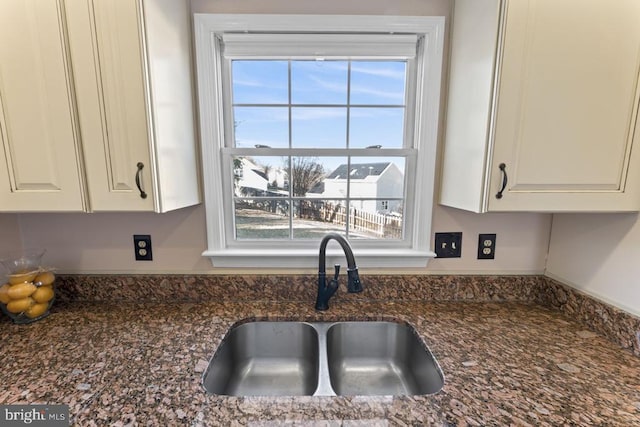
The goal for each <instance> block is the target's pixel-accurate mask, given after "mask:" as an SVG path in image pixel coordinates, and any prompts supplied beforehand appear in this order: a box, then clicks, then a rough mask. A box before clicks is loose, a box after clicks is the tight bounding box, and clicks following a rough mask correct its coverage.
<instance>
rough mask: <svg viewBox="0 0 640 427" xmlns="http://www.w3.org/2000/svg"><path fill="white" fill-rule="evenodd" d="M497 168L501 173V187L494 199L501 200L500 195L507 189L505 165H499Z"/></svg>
mask: <svg viewBox="0 0 640 427" xmlns="http://www.w3.org/2000/svg"><path fill="white" fill-rule="evenodd" d="M498 168H500V171H501V172H502V187H501V188H500V191H498V193H497V194H496V199H502V193H503V192H504V189H505V188H507V165H505V164H504V163H500V164H499V165H498Z"/></svg>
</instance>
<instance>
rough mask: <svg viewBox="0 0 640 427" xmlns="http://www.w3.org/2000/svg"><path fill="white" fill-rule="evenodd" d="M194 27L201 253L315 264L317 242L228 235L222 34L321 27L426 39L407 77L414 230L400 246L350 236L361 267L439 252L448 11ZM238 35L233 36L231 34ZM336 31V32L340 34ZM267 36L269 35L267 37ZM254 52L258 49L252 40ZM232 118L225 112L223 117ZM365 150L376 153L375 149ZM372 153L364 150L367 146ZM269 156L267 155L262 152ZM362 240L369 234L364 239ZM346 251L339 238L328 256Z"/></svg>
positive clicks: (221, 18)
mask: <svg viewBox="0 0 640 427" xmlns="http://www.w3.org/2000/svg"><path fill="white" fill-rule="evenodd" d="M194 24H195V25H194V31H195V45H196V65H197V74H198V79H197V81H198V99H199V114H200V136H201V144H202V170H203V179H204V199H205V209H206V222H207V242H208V243H207V245H208V248H207V250H205V251H204V252H203V254H202V255H203V256H206V257H210V258H211V261H212V263H213V265H214V266H215V267H238V268H246V267H259V268H268V267H278V268H281V267H294V268H305V267H313V266H315V265H316V264H317V259H318V245H319V242H316V241H313V240H309V241H285V242H281V241H280V242H278V241H275V242H273V241H265V242H253V243H248V242H242V244H237V243H238V242H237V241H235V240H234V237H233V236H229V231H228V230H229V227H228V223H229V221H231V219H229V218H227V219H225V207H226V204H228V203H229V200H230V195H229V194H226V193H227V190H226V187H225V186H224V185H223V180H222V176H223V173H224V172H225V170H228V166H224V164H223V163H224V162H223V158H224V156H223V153H222V151H223V148H224V144H225V142H224V141H225V117H224V114H223V111H224V106H225V90H224V89H223V77H222V76H223V75H224V73H223V69H224V59H223V57H222V54H221V52H220V44H219V40H220V39H222V37H223V36H224V34H230V33H232V34H234V33H237V34H243V33H245V34H246V33H248V34H251V35H252V37H251V38H250V39H251V40H250V41H251V42H252V43H253V42H256V41H259V40H260V35H259V34H255V35H254V34H253V33H260V32H263V33H296V32H300V33H307V34H309V33H318V34H324V33H329V34H336V35H340V34H343V35H344V34H347V36H346V37H348V35H349V34H353V35H359V34H362V33H365V34H379V35H385V34H409V35H417V36H418V37H419V38H421V39H422V41H421V43H420V44H419V46H420V49H421V50H422V51H421V52H420V53H419V55H418V56H417V58H418V60H417V61H416V72H417V76H418V78H417V79H416V81H417V84H415V85H413V84H412V82H407V84H408V86H409V87H408V90H412V91H415V111H413V112H409V111H408V112H407V114H413V115H414V128H413V129H411V131H412V133H413V138H412V139H413V146H412V147H411V148H413V149H417V155H416V157H415V162H416V165H417V166H416V167H415V168H414V169H415V180H414V181H413V182H415V183H416V185H410V186H409V187H408V188H407V189H406V194H405V198H406V199H407V200H408V199H410V198H411V199H412V202H413V203H411V211H410V212H405V218H408V221H407V222H410V223H411V224H412V228H410V230H411V235H409V236H407V238H406V239H405V240H404V242H403V244H402V245H398V244H397V242H385V241H384V240H382V239H381V240H375V243H373V244H372V243H371V241H360V240H359V239H358V240H352V241H351V245H352V247H353V250H354V253H355V256H356V261H357V263H358V266H359V267H383V268H384V267H425V266H426V264H427V262H428V260H429V259H430V258H433V257H435V253H434V252H432V251H431V250H430V236H431V222H432V211H433V200H434V189H435V169H436V150H437V138H438V124H439V117H438V116H439V110H440V86H441V69H442V55H443V40H444V17H440V16H429V17H417V16H411V17H410V16H364V15H358V16H346V15H249V14H243V15H228V14H195V15H194ZM231 37H233V36H231ZM338 37H339V36H338ZM266 38H268V37H265V39H266ZM248 48H249V51H251V50H252V49H254V48H253V47H251V46H249V47H248ZM226 120H228V118H226ZM364 151H371V153H368V155H371V156H374V155H375V154H376V153H375V149H371V150H364ZM365 154H367V153H365ZM265 155H268V154H266V153H265ZM363 240H364V239H363ZM342 258H343V255H342V252H341V250H340V248H339V246H338V245H330V246H329V248H328V260H327V262H328V263H331V262H340V260H341V259H342Z"/></svg>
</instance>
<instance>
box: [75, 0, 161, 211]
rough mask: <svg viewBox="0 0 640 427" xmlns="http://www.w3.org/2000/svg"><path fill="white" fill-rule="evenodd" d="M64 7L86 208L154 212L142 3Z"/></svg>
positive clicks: (83, 2) (87, 2) (81, 2)
mask: <svg viewBox="0 0 640 427" xmlns="http://www.w3.org/2000/svg"><path fill="white" fill-rule="evenodd" d="M66 7H67V22H68V32H69V44H70V48H71V57H72V62H73V70H74V79H75V84H76V96H77V102H78V108H79V119H80V128H81V131H82V139H83V149H84V155H85V162H86V176H87V182H88V186H89V197H90V202H91V209H92V210H94V211H108V210H122V211H136V210H142V211H153V210H154V198H155V193H156V192H155V191H154V183H153V181H152V176H154V174H153V169H154V165H153V164H152V159H151V155H150V149H149V147H150V145H149V141H150V136H151V135H150V130H149V127H148V124H149V120H148V117H147V105H148V103H147V89H146V85H147V81H146V78H145V75H146V74H145V61H144V49H143V43H142V25H141V22H142V21H141V16H142V15H141V13H142V9H141V7H142V6H141V4H140V2H139V1H136V0H109V1H102V0H100V1H94V0H67V1H66ZM138 164H142V165H143V168H142V169H141V170H140V172H139V173H138V171H139V169H138V166H137V165H138ZM136 178H137V181H138V182H139V183H140V186H141V187H142V188H143V190H145V193H146V195H147V197H142V194H141V191H140V190H139V189H138V186H137V182H136Z"/></svg>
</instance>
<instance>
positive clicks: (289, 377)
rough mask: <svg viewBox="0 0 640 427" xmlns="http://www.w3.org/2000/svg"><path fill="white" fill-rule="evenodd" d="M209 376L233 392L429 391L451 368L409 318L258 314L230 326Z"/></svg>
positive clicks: (217, 388) (209, 382)
mask: <svg viewBox="0 0 640 427" xmlns="http://www.w3.org/2000/svg"><path fill="white" fill-rule="evenodd" d="M202 382H203V386H204V388H205V389H206V390H207V391H208V392H209V393H212V394H218V395H230V396H336V395H337V396H354V395H423V394H433V393H437V392H438V391H439V390H440V389H441V388H442V386H443V385H444V376H443V374H442V371H441V369H440V366H439V365H438V362H437V361H436V360H435V358H434V357H433V355H432V354H431V352H430V351H429V349H428V348H427V346H426V345H425V344H424V342H423V341H422V340H421V339H420V337H419V336H418V334H417V333H416V331H415V330H414V329H413V327H411V326H409V325H407V324H401V323H394V322H315V323H308V322H271V321H257V322H249V323H243V324H240V325H238V326H235V327H232V328H231V329H230V330H229V332H228V333H227V335H226V336H225V338H224V339H223V341H222V343H221V344H220V346H219V348H218V350H217V351H216V353H215V355H214V356H213V358H212V359H211V361H210V363H209V366H208V368H207V370H206V372H205V373H204V375H203V379H202Z"/></svg>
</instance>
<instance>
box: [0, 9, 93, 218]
mask: <svg viewBox="0 0 640 427" xmlns="http://www.w3.org/2000/svg"><path fill="white" fill-rule="evenodd" d="M0 40H2V42H0V210H3V211H7V210H13V211H37V210H47V211H82V210H84V209H85V198H84V189H83V181H82V169H81V166H82V162H81V157H80V151H79V150H80V144H79V143H80V141H79V135H78V132H77V128H76V122H75V107H74V103H73V86H72V85H73V82H72V81H71V79H70V73H69V64H68V61H67V55H68V51H67V46H66V44H65V33H64V16H63V11H62V9H61V4H60V2H58V1H43V0H2V1H0Z"/></svg>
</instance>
